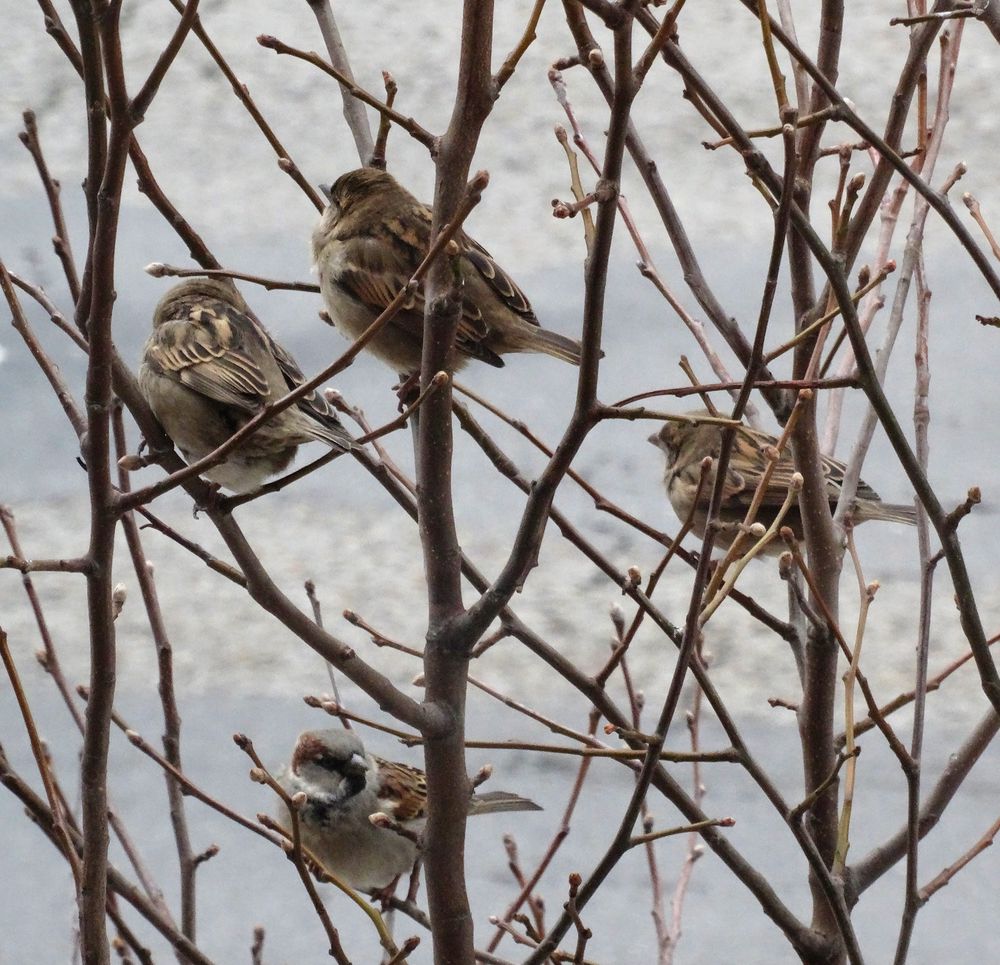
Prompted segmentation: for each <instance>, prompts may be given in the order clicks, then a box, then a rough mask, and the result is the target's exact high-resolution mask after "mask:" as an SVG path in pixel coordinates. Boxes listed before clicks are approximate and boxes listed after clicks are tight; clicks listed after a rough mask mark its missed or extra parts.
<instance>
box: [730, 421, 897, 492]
mask: <svg viewBox="0 0 1000 965" xmlns="http://www.w3.org/2000/svg"><path fill="white" fill-rule="evenodd" d="M776 443H777V439H775V437H774V436H772V435H769V434H767V433H763V432H758V431H756V430H753V429H748V428H746V427H744V428H743V429H742V430H741V431H740V433H739V435H738V436H737V438H736V443H735V445H736V446H738V447H743V449H744V451H745V452H746V457H745V458H743V459H741V460H740V469H741V470H744V469H745V471H744V473H743V475H742V476H740V478H741V479H742V480H743V482H744V484H745V488H746V496H745V499H746V503H747V504H748V505H749V502H750V500H751V499H752V498H753V494H754V491H755V490H756V488H757V484H758V483H759V482H760V479H761V475H762V473H763V470H764V467H765V466H766V464H767V463H766V461H764V460H763V459H761V461H760V463H759V470H758V471H751V470H750V467H751V466H753V464H754V461H755V460H754V458H752V455H753V452H754V450H755V449H756V450H759V449H760V448H762V447H764V446H767V445H771V446H773V445H775V444H776ZM821 459H822V463H823V471H824V474H825V476H826V491H827V496H828V497H829V499H830V502H831V503H834V502H836V501H837V498H838V497H839V496H840V490H841V486H842V485H843V481H844V473H845V472H846V470H847V467H846V466H845V465H844V464H843V463H842V462H838V461H837V460H836V459H831V458H830V457H829V456H822V457H821ZM796 471H797V470H796V469H795V462H794V460H793V459H792V454H791V452H790V451H789V450H788V449H787V448H786V449H784V450H783V451H782V453H781V458H780V459H779V460H778V461H777V463H776V464H775V466H774V468H773V469H772V471H771V476H770V479H769V481H768V486H767V492H766V493H765V496H764V501H763V503H762V504H761V505H763V506H780V505H781V503H782V502H783V501H784V499H785V494H786V493H787V492H788V489H789V487H790V486H791V484H792V476H793V474H794V473H795V472H796ZM730 474H732V470H730ZM736 475H737V476H739V475H740V474H739V473H736ZM727 483H728V479H727ZM737 491H738V490H737ZM857 496H858V498H859V499H873V500H877V499H879V498H880V497H879V495H878V493H877V492H875V490H874V489H872V487H871V486H869V485H868V484H867V483H866V482H865V481H864V480H860V481H859V482H858V491H857ZM738 498H740V499H742V496H739V497H738Z"/></svg>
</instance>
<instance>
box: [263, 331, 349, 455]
mask: <svg viewBox="0 0 1000 965" xmlns="http://www.w3.org/2000/svg"><path fill="white" fill-rule="evenodd" d="M261 332H262V334H263V336H264V338H265V339H266V340H267V345H268V349H269V350H270V352H271V355H272V356H273V357H274V361H275V362H277V363H278V369H279V371H280V372H281V376H282V378H283V379H284V380H285V385H286V387H287V388H288V389H289V390H291V389H297V388H298V387H299V386H300V385H301V384H302V383H303V382H305V380H306V377H305V376H304V375H303V374H302V369H300V368H299V365H298V363H297V362H296V361H295V359H293V358H292V356H291V354H290V353H289V352H288V351H287V350H286V349H285V348H284V347H283V346H281V345H279V344H278V343H277V342H276V341H275V340H274V339H273V338H272V337H271V336H270V334H269V333H268V332H267V331H266V330H264V329H261ZM296 404H297V406H298V409H299V411H300V412H303V413H305V415H307V416H308V417H309V418H310V419H311V420H312V421H313V422H314V423H315V424H316V429H317V435H319V437H320V438H322V439H324V440H325V441H327V442H329V443H331V444H333V445H335V446H338V447H339V448H342V449H351V448H353V446H354V440H353V439H352V438H351V436H350V434H349V433H348V432H347V430H346V429H345V428H344V427H343V425H342V424H341V422H340V419H338V418H337V414H336V412H334V409H333V406H332V405H330V403H329V402H327V401H326V399H324V398H323V396H321V395H320V394H319V393H318V392H317V391H316V390H315V389H313V391H312V392H309V393H308V394H307V395H304V396H303V397H302V398H301V399H299V401H298V403H296Z"/></svg>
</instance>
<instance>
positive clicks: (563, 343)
mask: <svg viewBox="0 0 1000 965" xmlns="http://www.w3.org/2000/svg"><path fill="white" fill-rule="evenodd" d="M519 349H520V351H522V352H544V353H545V354H546V355H551V356H552V357H553V358H557V359H562V360H563V361H564V362H571V363H572V364H573V365H579V364H580V343H579V342H578V341H576V339H572V338H567V337H566V336H565V335H560V334H559V333H558V332H550V331H549V330H548V329H546V328H535V327H534V326H532V327H531V328H530V329H529V330H528V331H527V332H525V338H524V341H523V344H522V345H521V346H519Z"/></svg>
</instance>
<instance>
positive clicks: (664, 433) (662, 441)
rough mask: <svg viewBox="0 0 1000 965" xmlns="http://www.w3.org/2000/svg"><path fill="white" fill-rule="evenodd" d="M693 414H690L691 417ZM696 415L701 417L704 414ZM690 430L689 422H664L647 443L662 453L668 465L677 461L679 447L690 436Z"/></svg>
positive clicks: (691, 426)
mask: <svg viewBox="0 0 1000 965" xmlns="http://www.w3.org/2000/svg"><path fill="white" fill-rule="evenodd" d="M694 414H695V413H692V415H694ZM697 414H698V415H703V414H704V413H697ZM692 428H693V425H692V424H691V423H689V422H673V421H671V422H664V423H663V427H662V428H661V429H660V431H659V432H654V433H653V434H652V435H651V436H650V437H649V440H648V441H649V442H651V443H652V444H653V445H654V446H656V448H657V449H659V450H661V451H662V452H663V454H664V455H665V456H666V457H667V463H668V465H669V464H673V462H674V461H675V460H676V459H677V454H678V452H680V448H681V445H682V444H683V442H684V440H685V439H686V438H687V437H688V435H690V433H691V429H692Z"/></svg>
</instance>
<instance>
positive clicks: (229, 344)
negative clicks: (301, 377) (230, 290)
mask: <svg viewBox="0 0 1000 965" xmlns="http://www.w3.org/2000/svg"><path fill="white" fill-rule="evenodd" d="M172 322H176V323H179V324H171V323H172ZM157 336H158V337H157V339H156V341H155V344H153V345H152V346H151V347H150V349H149V352H148V354H149V357H150V360H151V361H153V362H154V363H155V364H156V365H158V366H159V367H160V368H161V369H162V370H163V371H164V372H165V373H168V374H170V375H173V376H174V377H175V378H176V379H177V380H178V381H179V382H181V383H182V384H184V385H187V386H190V387H191V388H192V389H194V390H195V391H197V392H200V393H202V394H203V395H206V396H208V397H209V398H211V399H215V400H216V401H218V402H224V403H227V404H229V405H234V406H237V407H239V408H243V409H247V410H255V409H258V408H259V407H260V406H261V405H262V404H264V403H265V402H266V401H268V399H269V398H270V395H271V391H270V387H269V386H268V383H267V378H266V376H265V375H264V373H263V372H262V371H261V369H260V367H259V366H258V365H257V364H256V362H254V360H253V357H252V356H253V354H255V353H256V352H259V351H261V350H263V340H262V338H261V335H260V333H259V331H258V329H257V327H256V326H255V325H254V324H253V322H252V321H251V320H250V319H249V318H247V316H246V315H244V314H243V313H242V312H240V311H239V310H237V309H236V308H234V307H233V306H231V305H227V304H226V303H225V302H222V301H218V300H215V299H198V300H196V301H193V302H192V301H190V300H182V301H180V302H178V304H177V306H176V309H175V311H174V314H173V318H167V319H165V320H164V323H163V324H161V325H160V327H159V328H158V330H157Z"/></svg>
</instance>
